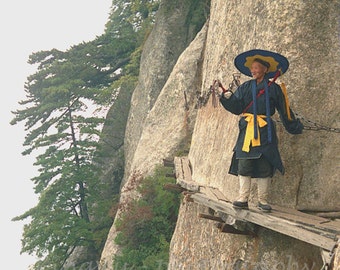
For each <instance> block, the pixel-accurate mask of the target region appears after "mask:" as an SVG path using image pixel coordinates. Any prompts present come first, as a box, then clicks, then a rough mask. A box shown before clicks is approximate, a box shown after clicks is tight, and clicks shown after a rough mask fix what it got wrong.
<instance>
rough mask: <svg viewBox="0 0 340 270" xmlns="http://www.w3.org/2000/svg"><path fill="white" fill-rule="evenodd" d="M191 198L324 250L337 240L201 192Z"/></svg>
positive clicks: (330, 247) (239, 218)
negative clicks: (242, 208)
mask: <svg viewBox="0 0 340 270" xmlns="http://www.w3.org/2000/svg"><path fill="white" fill-rule="evenodd" d="M191 198H192V199H193V200H194V201H195V202H196V203H199V204H202V205H205V206H208V207H210V208H212V209H214V210H215V211H221V212H224V213H226V214H228V215H231V216H233V217H235V218H236V219H238V220H242V221H249V222H251V223H254V224H257V225H260V226H262V227H265V228H268V229H270V230H273V231H276V232H279V233H282V234H284V235H287V236H290V237H293V238H296V239H299V240H301V241H304V242H306V243H309V244H312V245H314V246H318V247H321V248H323V249H325V250H329V251H330V250H332V248H333V247H334V245H335V244H336V241H337V235H335V234H323V232H322V231H321V230H317V229H314V228H311V227H308V226H303V225H301V224H297V223H296V222H293V221H289V220H285V219H283V218H279V217H276V216H273V215H271V214H270V213H263V212H257V211H253V210H251V211H249V210H238V209H234V208H233V207H232V204H230V203H226V202H223V201H216V200H212V199H211V198H209V197H207V195H205V194H202V193H196V194H193V195H191Z"/></svg>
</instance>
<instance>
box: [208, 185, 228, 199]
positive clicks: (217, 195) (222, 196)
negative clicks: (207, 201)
mask: <svg viewBox="0 0 340 270" xmlns="http://www.w3.org/2000/svg"><path fill="white" fill-rule="evenodd" d="M211 191H212V192H213V193H214V194H215V196H216V198H217V199H218V200H220V201H225V202H231V200H229V199H227V198H226V196H225V195H224V194H223V193H222V192H221V191H220V190H219V189H217V188H212V189H211Z"/></svg>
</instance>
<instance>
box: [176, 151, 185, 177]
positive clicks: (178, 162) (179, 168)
mask: <svg viewBox="0 0 340 270" xmlns="http://www.w3.org/2000/svg"><path fill="white" fill-rule="evenodd" d="M174 164H175V173H176V179H177V180H179V181H184V174H183V169H182V160H181V158H180V157H175V158H174Z"/></svg>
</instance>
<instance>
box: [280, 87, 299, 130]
mask: <svg viewBox="0 0 340 270" xmlns="http://www.w3.org/2000/svg"><path fill="white" fill-rule="evenodd" d="M276 87H277V95H278V96H277V103H276V105H275V107H276V109H277V111H278V113H279V115H280V119H281V122H282V124H283V126H284V127H285V129H286V130H287V132H288V133H290V134H301V133H302V130H303V124H302V123H301V121H300V120H299V119H298V118H296V117H295V114H294V112H293V111H292V110H291V108H289V110H290V116H291V120H290V119H289V118H288V114H287V107H286V101H285V97H284V95H283V92H282V89H281V87H280V86H279V85H277V84H276Z"/></svg>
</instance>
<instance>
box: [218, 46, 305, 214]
mask: <svg viewBox="0 0 340 270" xmlns="http://www.w3.org/2000/svg"><path fill="white" fill-rule="evenodd" d="M234 64H235V66H236V68H237V69H238V70H239V71H240V72H241V73H243V74H245V75H247V76H250V77H252V78H253V79H252V80H249V81H246V82H245V83H243V84H242V85H240V86H239V87H238V88H237V90H236V91H235V93H232V92H231V91H227V92H225V93H223V94H222V95H221V98H220V102H221V104H222V105H223V107H224V108H225V109H226V110H228V111H229V112H231V113H233V114H236V115H241V118H240V121H239V135H238V139H237V142H236V145H235V147H234V155H233V158H232V162H231V166H230V169H229V173H230V174H233V175H238V178H239V184H240V190H239V197H238V199H237V200H236V201H234V202H233V206H234V207H235V208H244V209H248V198H249V195H250V186H251V178H256V180H257V187H258V208H259V209H260V210H262V211H266V212H268V211H270V210H271V206H270V205H269V204H268V201H267V198H268V188H269V185H270V182H271V178H272V177H273V175H274V173H275V171H276V170H279V171H280V172H281V173H282V174H284V167H283V164H282V161H281V157H280V153H279V150H278V140H277V136H276V129H275V123H274V121H273V120H272V119H271V116H272V115H273V114H274V113H275V109H276V110H277V111H278V113H279V115H280V119H281V121H282V123H283V125H284V127H285V129H286V130H287V131H288V132H289V133H291V134H300V133H302V129H303V125H302V124H301V122H300V121H299V119H296V118H295V116H294V113H293V112H292V110H291V109H290V108H289V102H288V98H287V95H285V94H284V93H283V92H282V89H281V87H280V86H279V85H278V84H276V83H275V82H274V81H269V79H270V78H273V77H275V79H276V78H277V77H278V76H279V75H280V74H283V73H284V72H285V71H286V70H287V69H288V66H289V62H288V60H287V59H286V58H285V57H284V56H282V55H280V54H278V53H274V52H270V51H265V50H250V51H247V52H244V53H242V54H240V55H238V56H237V57H236V58H235V61H234Z"/></svg>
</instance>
